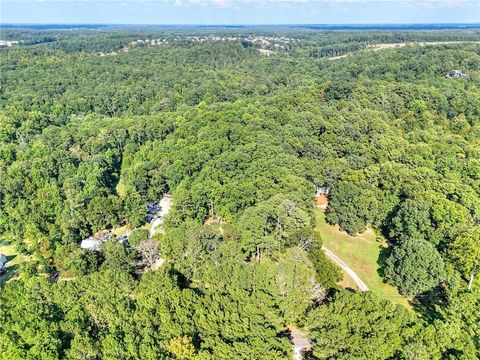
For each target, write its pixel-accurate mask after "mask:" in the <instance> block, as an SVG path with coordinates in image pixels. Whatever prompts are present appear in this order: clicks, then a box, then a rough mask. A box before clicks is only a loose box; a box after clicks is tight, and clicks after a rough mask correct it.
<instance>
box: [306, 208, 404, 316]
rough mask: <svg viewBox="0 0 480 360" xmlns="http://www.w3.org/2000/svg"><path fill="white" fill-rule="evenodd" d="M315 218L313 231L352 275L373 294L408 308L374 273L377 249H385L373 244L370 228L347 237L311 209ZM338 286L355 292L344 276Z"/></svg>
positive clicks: (383, 246) (322, 215) (378, 244)
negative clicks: (357, 277)
mask: <svg viewBox="0 0 480 360" xmlns="http://www.w3.org/2000/svg"><path fill="white" fill-rule="evenodd" d="M315 218H316V228H315V229H316V230H317V231H318V232H319V233H320V235H321V237H322V240H323V244H324V246H325V247H326V248H328V249H329V250H331V251H332V252H333V253H334V254H335V255H337V256H338V257H339V258H340V259H341V260H342V261H343V262H345V263H346V264H347V265H348V266H349V267H350V268H351V269H352V270H353V271H355V273H356V274H357V275H358V276H359V277H360V278H361V279H362V280H363V281H364V282H365V284H366V285H367V286H368V287H369V288H370V289H371V290H372V291H373V292H374V293H376V294H378V295H379V296H381V297H383V298H385V299H388V300H391V301H392V302H394V303H397V304H402V305H405V306H407V307H410V304H409V302H408V300H407V299H406V298H404V297H403V296H401V295H400V294H399V293H398V291H397V289H396V288H395V287H393V286H391V285H388V284H385V283H384V282H383V279H382V278H381V277H380V275H379V273H378V268H379V266H378V263H377V261H378V258H379V256H380V251H381V249H382V248H385V247H386V244H385V240H383V239H382V240H381V241H377V236H376V235H375V233H374V232H373V231H372V229H370V228H369V229H367V230H366V231H365V232H364V233H362V234H360V235H357V236H350V235H348V234H347V233H346V232H344V231H340V229H339V228H338V225H336V226H332V225H328V224H327V223H326V221H325V213H324V210H323V209H320V208H316V209H315ZM340 285H342V286H344V287H350V288H353V289H357V287H356V285H355V283H354V282H353V280H352V279H351V278H350V277H349V276H348V275H347V274H345V273H344V280H343V281H342V282H341V283H340ZM357 290H358V289H357Z"/></svg>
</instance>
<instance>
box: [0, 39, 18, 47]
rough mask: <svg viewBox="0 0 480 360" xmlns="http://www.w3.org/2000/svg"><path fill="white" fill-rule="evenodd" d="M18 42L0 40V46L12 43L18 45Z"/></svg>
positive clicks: (9, 45)
mask: <svg viewBox="0 0 480 360" xmlns="http://www.w3.org/2000/svg"><path fill="white" fill-rule="evenodd" d="M19 43H20V42H19V41H13V40H0V47H11V46H13V45H18V44H19Z"/></svg>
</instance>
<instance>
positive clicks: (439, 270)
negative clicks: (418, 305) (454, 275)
mask: <svg viewBox="0 0 480 360" xmlns="http://www.w3.org/2000/svg"><path fill="white" fill-rule="evenodd" d="M444 276H445V267H444V264H443V260H442V257H441V256H440V254H439V253H438V251H437V250H436V249H435V247H434V246H433V245H432V244H430V243H429V242H427V241H425V240H421V239H411V240H406V241H404V242H403V243H402V244H401V245H399V246H397V247H395V248H394V249H393V250H392V252H391V254H390V256H389V257H388V258H387V260H386V261H385V279H386V280H387V281H388V282H390V283H391V284H393V285H395V286H398V288H399V290H400V293H401V294H404V295H417V294H420V293H422V292H425V291H428V290H430V289H432V288H433V287H434V286H437V285H439V283H440V280H442V279H444Z"/></svg>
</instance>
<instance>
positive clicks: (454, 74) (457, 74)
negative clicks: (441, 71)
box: [447, 70, 467, 79]
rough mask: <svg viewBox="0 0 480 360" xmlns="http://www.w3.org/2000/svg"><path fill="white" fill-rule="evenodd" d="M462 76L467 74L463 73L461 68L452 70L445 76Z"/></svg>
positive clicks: (455, 77) (456, 77)
mask: <svg viewBox="0 0 480 360" xmlns="http://www.w3.org/2000/svg"><path fill="white" fill-rule="evenodd" d="M464 76H467V74H465V73H464V72H462V71H461V70H452V71H450V72H449V73H448V74H447V78H454V79H458V78H461V77H464Z"/></svg>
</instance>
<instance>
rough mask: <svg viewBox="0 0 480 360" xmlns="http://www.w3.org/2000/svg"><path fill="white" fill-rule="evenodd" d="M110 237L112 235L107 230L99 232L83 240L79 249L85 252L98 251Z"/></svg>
mask: <svg viewBox="0 0 480 360" xmlns="http://www.w3.org/2000/svg"><path fill="white" fill-rule="evenodd" d="M111 237H112V234H111V233H110V232H108V231H107V230H103V231H100V232H98V233H96V234H95V235H93V236H90V237H89V238H86V239H83V240H82V242H81V243H80V247H81V248H82V249H86V250H100V247H101V246H102V245H103V244H105V243H106V242H107V240H108V239H110V238H111Z"/></svg>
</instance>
